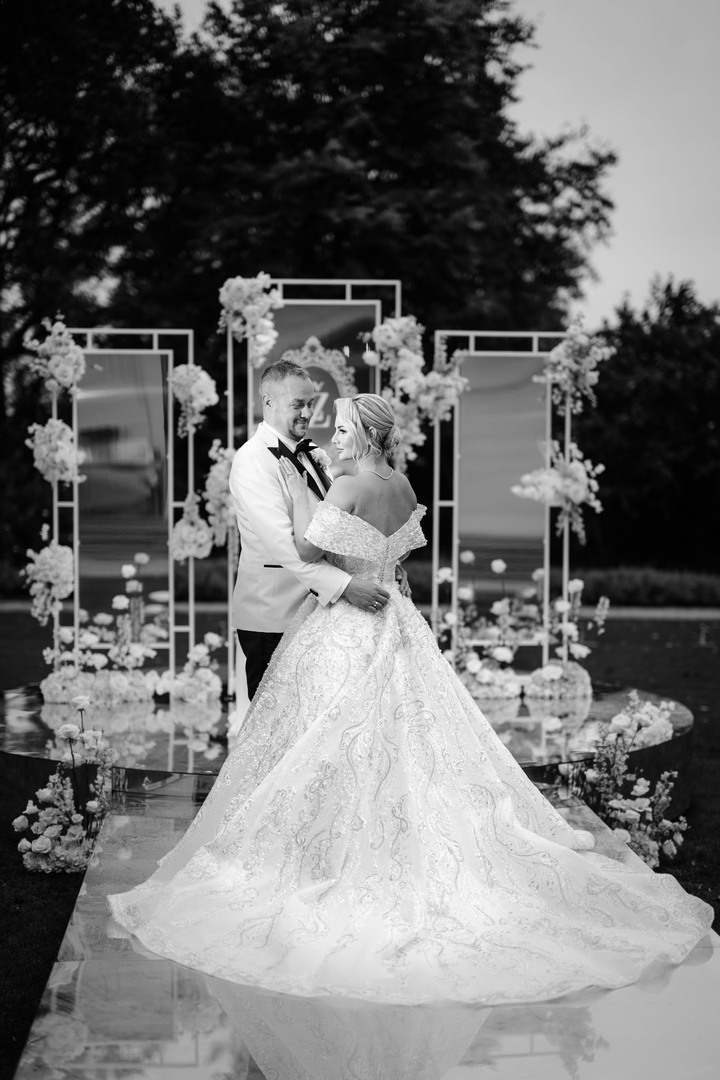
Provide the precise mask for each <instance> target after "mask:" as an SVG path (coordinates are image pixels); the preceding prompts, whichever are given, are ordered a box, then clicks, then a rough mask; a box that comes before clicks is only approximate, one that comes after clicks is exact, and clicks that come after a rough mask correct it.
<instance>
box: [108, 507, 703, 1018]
mask: <svg viewBox="0 0 720 1080" xmlns="http://www.w3.org/2000/svg"><path fill="white" fill-rule="evenodd" d="M422 512H423V510H422V508H418V510H416V511H414V512H413V513H412V515H411V516H410V518H409V519H408V521H407V522H406V523H405V524H404V525H403V526H402V527H401V528H400V529H398V530H397V531H396V532H395V533H393V534H392V536H389V537H385V536H384V535H383V534H382V533H380V532H379V531H378V530H377V529H376V528H375V527H374V526H373V525H371V524H369V523H368V522H366V521H363V520H362V519H360V518H358V517H354V516H351V515H349V514H347V513H345V512H344V511H343V510H340V509H339V508H337V507H334V506H332V505H329V504H326V503H325V504H321V505H320V507H319V508H318V510H317V511H316V513H315V516H314V518H313V520H312V521H311V523H310V527H309V529H308V532H307V536H308V539H310V540H311V541H312V542H313V543H314V544H317V545H318V546H319V547H322V548H324V549H325V550H326V551H327V552H328V553H329V554H328V558H330V559H331V560H332V561H333V562H334V563H335V564H337V565H339V566H342V567H343V568H344V569H345V570H348V571H349V572H351V573H357V574H360V575H362V576H364V577H372V578H373V579H375V580H376V581H380V582H382V583H383V584H384V585H385V586H386V587H387V588H388V589H389V591H390V593H391V596H390V600H389V602H388V604H387V606H386V608H385V609H384V610H383V611H382V612H381V613H379V614H376V615H375V614H370V613H367V612H364V611H361V610H359V609H357V608H355V607H352V606H351V605H350V604H349V603H347V602H345V601H343V600H340V601H339V602H338V603H336V604H334V605H331V606H329V607H321V606H319V605H318V604H317V602H316V601H315V600H314V599H313V598H309V599H308V601H306V603H305V605H304V607H303V609H301V611H300V612H299V614H298V617H297V618H296V620H295V621H294V623H293V625H292V626H291V628H290V630H289V631H288V633H287V634H286V635H285V636H284V638H283V639H282V641H281V643H280V646H279V648H278V649H277V651H276V653H275V655H274V656H273V659H272V662H271V664H270V667H269V669H268V671H267V673H266V675H265V678H264V679H263V682H262V683H261V685H260V688H259V690H258V692H257V694H256V697H255V700H254V701H253V703H252V706H251V708H250V710H249V712H248V714H247V717H246V720H245V722H244V724H243V727H242V728H241V730H240V733H239V737H238V739H237V741H236V742H235V744H234V745H233V747H232V750H231V752H230V754H229V756H228V760H227V762H226V763H225V765H224V766H223V769H222V771H221V773H220V775H219V777H218V779H217V781H216V783H215V786H214V787H213V789H212V791H211V793H210V795H209V797H208V799H207V800H206V802H205V804H204V806H203V807H202V808H201V810H200V811H199V813H198V815H197V817H196V818H195V820H194V822H193V823H192V825H191V826H190V828H189V830H188V832H187V833H186V835H185V836H184V837H183V839H182V840H181V841H180V843H179V844H178V845H177V847H175V849H174V850H173V851H171V852H170V853H169V854H168V855H167V856H165V858H164V859H163V860H162V861H161V863H160V865H159V868H158V870H157V871H156V873H155V874H153V876H152V877H151V878H150V879H149V880H148V881H146V882H144V883H143V884H142V885H140V886H138V887H137V888H135V889H132V890H131V891H130V892H127V893H123V894H119V895H115V896H111V897H110V898H109V899H110V904H111V908H112V912H113V915H114V917H115V918H116V919H117V920H118V921H119V922H120V923H121V924H122V925H123V926H124V927H126V928H127V929H129V930H131V931H132V932H133V933H134V934H135V935H136V937H137V938H139V940H140V941H141V942H142V943H143V944H144V945H145V946H146V947H148V948H149V949H151V950H152V951H154V952H157V953H160V954H161V955H163V956H166V957H170V958H171V959H173V960H176V961H179V962H180V963H182V964H186V965H189V966H190V967H193V968H198V969H199V970H201V971H204V972H206V973H208V974H210V975H216V976H219V977H221V978H224V979H230V980H233V981H236V982H239V983H245V984H249V985H259V986H263V987H267V988H270V989H274V990H278V991H286V992H290V993H296V994H340V995H343V994H347V995H351V996H354V997H361V998H367V999H372V1000H376V1001H388V1002H401V1003H402V1002H407V1003H421V1002H431V1001H433V1002H434V1001H443V1000H454V1001H468V1002H470V1001H472V1002H483V1003H487V1004H499V1003H508V1002H521V1001H536V1000H541V999H547V998H551V997H555V996H558V995H561V994H565V993H567V992H570V991H572V990H576V989H579V988H581V987H585V986H590V985H596V986H600V987H618V986H622V985H624V984H627V983H629V982H632V981H634V980H635V979H637V978H638V977H639V976H640V975H641V973H642V972H643V971H644V970H645V969H646V968H647V967H648V966H649V965H651V964H652V963H653V962H656V961H664V962H671V963H678V962H680V961H681V960H682V959H683V958H684V957H685V956H686V954H687V953H688V952H689V951H690V949H691V948H692V947H693V946H694V945H695V944H696V943H697V942H698V941H699V940H700V938H701V937H702V936H703V935H704V934H705V933H706V932H707V930H708V929H709V927H710V924H711V921H712V909H711V908H710V907H708V905H706V904H704V903H703V902H702V901H701V900H699V899H697V898H695V897H693V896H690V895H688V894H687V893H685V892H684V891H683V889H682V888H681V887H680V885H678V884H677V882H676V881H675V879H674V878H673V877H671V876H669V875H663V874H650V873H647V874H646V873H637V872H632V871H630V870H628V869H627V868H626V867H624V866H623V865H621V864H620V863H618V862H617V861H614V860H611V859H608V858H606V857H604V856H602V855H599V854H597V853H595V852H592V851H589V850H586V849H587V848H589V847H590V846H591V845H592V838H591V837H590V836H589V834H587V833H577V832H575V831H574V830H573V829H572V828H570V826H569V825H568V824H567V823H566V822H565V820H564V819H563V818H562V817H561V816H560V815H559V814H558V813H557V812H556V811H555V810H554V809H553V808H552V807H551V806H550V804H549V803H548V802H547V800H546V799H545V798H544V797H543V796H542V795H541V794H540V793H539V792H538V790H537V789H536V788H535V787H534V786H533V784H532V783H531V782H530V781H529V780H528V779H527V777H526V776H525V775H524V773H523V772H522V770H521V769H520V767H519V766H518V765H517V764H516V762H515V760H514V759H513V757H512V756H511V755H510V753H509V751H508V750H506V748H505V747H504V746H503V744H502V743H501V742H500V740H499V739H498V738H497V737H496V735H495V734H494V732H493V730H492V728H491V727H490V725H489V724H488V722H487V721H486V720H485V718H484V717H483V715H482V713H481V712H480V711H479V710H478V708H477V706H476V705H475V703H474V701H473V699H472V698H471V697H470V695H469V694H468V692H467V691H466V689H465V688H464V687H463V686H462V684H461V683H460V682H459V680H458V679H457V678H456V676H455V674H454V672H453V671H452V669H451V668H450V666H449V665H448V663H447V662H446V660H445V659H444V658H443V656H442V655H441V653H440V651H439V649H438V647H437V645H436V643H435V639H434V636H433V634H432V632H431V630H430V628H429V627H428V625H427V623H426V622H425V620H424V619H423V617H422V616H421V615H420V613H419V612H418V611H417V610H416V609H415V607H414V606H413V604H412V602H411V601H410V600H408V599H406V598H404V597H402V596H401V595H400V593H399V592H398V590H397V587H396V586H395V583H394V567H395V564H396V562H397V560H398V559H399V558H401V557H402V556H404V555H406V554H407V553H408V552H409V551H411V550H413V549H414V548H418V547H420V546H422V545H423V544H424V543H425V540H424V537H423V534H422V530H421V528H420V519H421V516H422Z"/></svg>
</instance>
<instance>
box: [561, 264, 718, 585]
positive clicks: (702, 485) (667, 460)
mask: <svg viewBox="0 0 720 1080" xmlns="http://www.w3.org/2000/svg"><path fill="white" fill-rule="evenodd" d="M616 314H617V323H616V324H615V325H606V326H605V328H604V332H605V334H606V336H607V338H608V340H609V341H610V342H611V343H612V344H613V345H614V346H615V347H616V349H617V353H616V355H615V356H614V357H613V358H612V359H611V360H610V361H608V362H607V363H606V364H605V365H603V371H602V375H601V379H600V382H599V384H598V406H597V409H595V410H591V411H590V412H588V413H586V414H584V415H583V416H582V417H581V418H580V419H579V421H578V423H577V432H578V441H579V443H580V445H581V446H582V448H583V451H584V452H585V453H586V454H587V455H588V456H589V457H590V458H591V459H592V460H593V461H602V462H604V464H605V465H606V466H607V471H606V472H605V473H604V474H603V475H602V477H601V491H600V495H601V499H602V503H603V506H604V510H603V512H602V513H601V514H599V515H595V514H588V515H586V521H587V526H588V546H587V549H586V550H585V551H583V552H582V553H581V554H582V559H583V561H584V562H585V563H586V564H587V565H596V566H600V565H605V566H613V565H614V566H618V565H628V566H648V565H650V566H655V567H659V568H670V569H673V568H674V569H680V570H699V571H702V570H707V571H720V545H718V542H717V538H718V536H720V308H718V307H717V306H716V305H711V306H704V305H703V304H702V303H701V302H700V301H699V300H698V298H697V296H696V295H695V291H694V288H693V285H692V284H691V283H689V282H686V281H684V282H680V283H675V282H674V281H673V280H672V279H670V280H668V281H666V282H664V283H663V282H661V281H660V280H655V281H654V282H653V284H652V287H651V292H650V299H649V302H648V303H647V305H646V306H645V307H644V308H643V309H642V310H641V311H639V312H635V311H633V310H632V309H631V308H630V306H629V304H627V303H625V304H623V305H622V306H621V307H620V308H618V309H617V313H616ZM579 554H580V553H579Z"/></svg>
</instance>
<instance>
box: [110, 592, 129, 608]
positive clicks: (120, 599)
mask: <svg viewBox="0 0 720 1080" xmlns="http://www.w3.org/2000/svg"><path fill="white" fill-rule="evenodd" d="M129 607H130V601H129V600H128V598H127V596H122V595H119V596H113V598H112V609H113V611H127V609H128V608H129Z"/></svg>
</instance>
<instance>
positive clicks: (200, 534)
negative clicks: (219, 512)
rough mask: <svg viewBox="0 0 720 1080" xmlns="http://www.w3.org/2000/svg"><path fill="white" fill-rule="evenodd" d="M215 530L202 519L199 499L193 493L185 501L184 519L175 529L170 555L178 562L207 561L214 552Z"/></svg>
mask: <svg viewBox="0 0 720 1080" xmlns="http://www.w3.org/2000/svg"><path fill="white" fill-rule="evenodd" d="M212 546H213V530H212V529H211V528H210V526H209V525H208V523H207V522H206V521H204V520H203V519H202V518H201V517H200V510H199V499H198V497H197V495H195V494H194V493H192V492H191V494H190V495H188V497H187V498H186V500H185V503H184V506H183V513H182V517H181V518H180V520H179V521H177V522H176V523H175V525H174V527H173V531H172V535H171V537H170V553H171V555H172V557H173V559H175V561H176V562H180V563H182V562H185V560H186V559H207V557H208V555H209V554H210V552H211V551H212Z"/></svg>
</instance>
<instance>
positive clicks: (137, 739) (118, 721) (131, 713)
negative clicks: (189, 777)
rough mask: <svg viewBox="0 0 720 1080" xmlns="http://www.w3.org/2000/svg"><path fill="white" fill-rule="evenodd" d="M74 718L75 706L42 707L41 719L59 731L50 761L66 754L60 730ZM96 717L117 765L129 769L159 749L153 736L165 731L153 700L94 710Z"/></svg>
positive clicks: (51, 746) (49, 745)
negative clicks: (73, 710) (155, 749)
mask: <svg viewBox="0 0 720 1080" xmlns="http://www.w3.org/2000/svg"><path fill="white" fill-rule="evenodd" d="M70 715H71V706H69V705H67V704H56V703H47V702H46V703H45V704H44V705H43V707H42V710H41V713H40V719H41V720H42V722H43V723H44V724H46V725H47V726H48V727H49V728H50V729H51V730H52V731H54V732H55V739H54V740H49V741H48V743H47V746H46V752H47V756H48V757H50V758H57V757H58V756H62V754H63V753H64V750H65V747H64V744H63V740H62V738H61V737H60V730H61V728H62V726H63V724H65V723H67V721H68V718H69V716H70ZM93 716H94V720H95V723H96V724H97V726H98V727H99V728H101V729H102V731H103V735H104V737H105V738H107V739H108V740H109V742H110V743H111V745H112V748H113V751H114V753H115V761H116V763H118V764H122V765H125V766H132V765H137V764H141V763H142V762H144V761H145V760H146V758H147V755H148V753H149V752H150V751H151V750H152V749H153V747H154V746H155V741H154V739H153V738H152V736H153V735H155V734H157V733H158V732H161V731H163V730H165V728H164V725H163V724H162V722H161V720H160V717H159V716H156V714H155V710H154V707H153V704H152V702H151V701H142V702H120V703H119V704H117V705H112V706H109V705H106V706H101V707H99V708H95V709H94V713H93Z"/></svg>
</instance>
